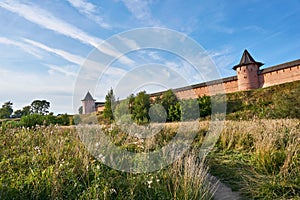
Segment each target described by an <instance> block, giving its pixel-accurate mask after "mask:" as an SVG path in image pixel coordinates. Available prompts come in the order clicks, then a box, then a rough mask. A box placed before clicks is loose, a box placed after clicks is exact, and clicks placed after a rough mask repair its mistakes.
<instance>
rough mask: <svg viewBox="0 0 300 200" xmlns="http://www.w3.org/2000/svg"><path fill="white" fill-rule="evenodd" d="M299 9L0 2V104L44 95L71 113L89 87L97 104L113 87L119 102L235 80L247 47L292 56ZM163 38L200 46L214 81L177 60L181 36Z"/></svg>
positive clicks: (299, 52) (250, 3)
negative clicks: (218, 79) (141, 94)
mask: <svg viewBox="0 0 300 200" xmlns="http://www.w3.org/2000/svg"><path fill="white" fill-rule="evenodd" d="M299 13H300V0H289V1H282V0H272V1H262V0H247V1H244V0H242V1H233V0H228V1H221V0H210V1H204V0H102V1H96V0H43V1H38V0H26V1H18V0H0V26H1V29H0V104H1V105H2V104H3V103H4V102H7V101H11V102H12V103H13V109H14V110H17V109H22V107H24V106H27V105H30V103H31V102H32V101H33V100H35V99H46V100H47V101H49V102H50V111H51V112H54V113H55V114H59V113H70V114H72V113H76V112H77V108H78V107H79V106H80V103H81V102H80V100H81V99H82V98H83V97H84V96H85V94H86V92H87V91H88V90H89V91H90V92H91V93H92V95H93V97H94V98H95V99H96V100H97V101H104V97H105V95H106V94H107V91H108V90H109V89H110V88H113V89H114V90H116V91H123V92H120V93H119V95H118V96H117V97H119V98H124V97H126V95H129V94H130V93H136V92H138V91H140V90H143V89H146V90H147V92H155V91H159V90H164V89H168V87H169V88H176V87H181V86H185V85H186V84H195V83H200V82H203V81H207V80H211V79H214V78H216V77H228V76H234V75H235V71H233V70H232V67H233V66H234V65H236V64H238V62H239V60H240V58H241V55H242V53H243V51H244V49H247V50H248V51H249V52H250V54H251V55H252V56H253V57H254V59H255V60H257V61H260V62H263V63H264V64H265V65H264V66H263V67H270V66H273V65H277V64H281V63H284V62H288V61H292V60H296V59H299V58H300V39H299V38H300V15H299ZM153 27H155V29H157V30H158V32H159V35H158V36H155V34H156V32H153V33H152V32H151V31H149V30H148V29H147V28H153ZM143 28H146V30H147V31H148V32H147V34H145V35H143V34H144V33H143V34H137V32H139V31H140V30H144V29H143ZM136 30H138V31H136ZM168 31H169V32H168ZM172 31H175V32H172ZM170 32H171V33H173V35H178V34H179V35H181V36H184V37H183V41H190V40H191V41H193V42H195V43H197V44H199V46H200V47H201V49H200V50H199V49H198V50H199V51H201V52H204V53H205V55H207V56H208V57H209V58H210V61H208V60H207V59H206V57H205V59H202V58H201V59H199V60H198V61H199V65H200V64H201V66H204V65H206V64H205V63H208V62H209V63H210V64H212V63H213V65H214V66H215V68H216V70H215V71H216V73H215V74H217V76H211V77H208V78H206V77H205V76H206V74H205V72H203V70H202V71H201V72H200V73H199V71H198V72H196V71H195V69H194V68H193V65H192V64H191V62H189V59H186V57H180V56H181V55H177V54H174V51H171V50H170V49H169V48H173V47H174V46H176V45H175V43H176V44H177V43H180V41H181V39H180V37H178V38H177V39H178V41H177V42H176V41H175V39H174V38H171V39H170V38H169V37H168V36H165V35H162V34H164V33H170ZM129 33H130V34H129ZM139 33H140V32H139ZM160 36H161V37H160ZM187 38H189V39H190V40H189V39H187ZM136 39H137V40H136ZM107 41H110V43H107ZM143 43H147V45H148V46H150V47H152V48H142V47H146V46H147V45H145V44H143ZM160 44H163V45H162V46H160V48H153V47H158V46H159V45H160ZM151 45H153V46H151ZM155 45H157V46H155ZM188 47H189V46H188ZM123 48H124V49H131V50H132V51H128V52H127V51H125V52H123V51H122V50H123ZM176 48H179V47H176ZM183 49H184V48H183ZM190 49H192V48H186V49H184V51H182V52H183V53H185V52H188V51H189V50H190ZM172 50H173V49H172ZM180 50H181V49H180ZM122 52H123V54H122ZM191 52H192V51H191ZM111 58H115V59H114V60H113V61H112V62H111V63H109V61H110V60H111ZM194 60H196V59H194ZM105 63H106V65H105V66H106V68H101V66H102V65H103V66H104V64H105ZM107 66H108V67H107ZM95 68H97V69H96V70H95ZM85 69H88V70H90V71H88V73H89V74H88V75H89V76H85V75H86V74H85ZM92 69H93V70H92ZM207 69H208V68H207ZM91 75H92V76H91ZM84 78H85V79H86V80H93V81H90V82H89V84H86V85H84V84H85V82H84V81H83V79H84ZM151 81H152V82H151ZM159 81H161V82H162V83H160V82H159ZM83 85H84V87H83ZM78 88H80V89H78ZM125 91H126V92H125Z"/></svg>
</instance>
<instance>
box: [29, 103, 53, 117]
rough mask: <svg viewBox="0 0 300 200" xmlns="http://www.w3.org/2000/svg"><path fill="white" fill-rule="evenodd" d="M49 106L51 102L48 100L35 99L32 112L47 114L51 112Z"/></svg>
mask: <svg viewBox="0 0 300 200" xmlns="http://www.w3.org/2000/svg"><path fill="white" fill-rule="evenodd" d="M49 108H50V102H48V101H46V100H34V101H33V102H32V103H31V111H32V113H37V114H41V115H45V114H47V113H49V111H48V109H49Z"/></svg>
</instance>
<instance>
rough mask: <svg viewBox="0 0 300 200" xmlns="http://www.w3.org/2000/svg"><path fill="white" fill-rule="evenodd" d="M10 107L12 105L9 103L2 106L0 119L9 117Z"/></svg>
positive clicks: (11, 110)
mask: <svg viewBox="0 0 300 200" xmlns="http://www.w3.org/2000/svg"><path fill="white" fill-rule="evenodd" d="M12 105H13V103H12V102H10V101H8V102H5V103H4V104H3V105H2V108H0V119H4V118H9V117H10V116H11V114H12V113H13V109H12Z"/></svg>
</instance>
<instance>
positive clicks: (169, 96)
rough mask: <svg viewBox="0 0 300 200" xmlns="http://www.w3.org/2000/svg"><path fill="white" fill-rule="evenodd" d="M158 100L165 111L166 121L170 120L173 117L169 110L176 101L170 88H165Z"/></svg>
mask: <svg viewBox="0 0 300 200" xmlns="http://www.w3.org/2000/svg"><path fill="white" fill-rule="evenodd" d="M160 102H161V104H162V106H163V107H164V108H165V110H166V112H167V121H168V122H171V121H172V119H173V118H174V117H173V116H171V114H170V112H169V111H170V107H175V106H176V104H177V102H178V99H177V97H176V95H175V93H174V92H173V91H172V90H167V91H166V92H164V93H163V95H162V97H161V99H160Z"/></svg>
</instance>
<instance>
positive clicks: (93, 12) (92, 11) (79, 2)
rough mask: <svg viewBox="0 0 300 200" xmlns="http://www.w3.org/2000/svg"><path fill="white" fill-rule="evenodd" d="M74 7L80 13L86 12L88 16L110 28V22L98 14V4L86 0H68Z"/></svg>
mask: <svg viewBox="0 0 300 200" xmlns="http://www.w3.org/2000/svg"><path fill="white" fill-rule="evenodd" d="M67 1H68V2H69V3H70V4H71V5H72V6H73V7H74V8H76V9H77V10H78V11H79V12H80V13H82V14H84V15H85V16H86V17H87V18H89V19H91V20H93V21H95V22H96V23H97V24H99V25H100V26H101V27H102V28H105V29H110V28H111V26H110V24H108V23H106V22H104V19H103V18H102V17H100V16H99V15H98V14H97V6H96V5H94V4H92V3H90V2H88V1H86V0H67Z"/></svg>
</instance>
